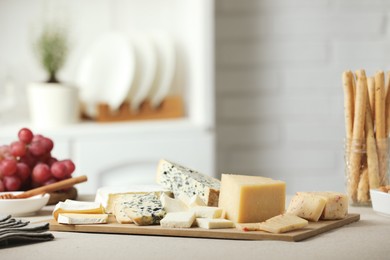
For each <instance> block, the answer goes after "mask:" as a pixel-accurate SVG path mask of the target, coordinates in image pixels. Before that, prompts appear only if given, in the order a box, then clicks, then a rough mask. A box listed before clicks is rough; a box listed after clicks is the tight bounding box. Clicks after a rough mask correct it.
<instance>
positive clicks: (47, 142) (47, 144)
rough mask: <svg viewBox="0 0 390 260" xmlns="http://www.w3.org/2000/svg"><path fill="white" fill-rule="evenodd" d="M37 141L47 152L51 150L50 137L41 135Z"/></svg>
mask: <svg viewBox="0 0 390 260" xmlns="http://www.w3.org/2000/svg"><path fill="white" fill-rule="evenodd" d="M39 142H41V143H42V145H43V146H44V147H45V149H46V152H47V153H50V152H51V150H53V147H54V143H53V141H52V140H51V139H50V138H47V137H43V138H42V139H41V140H40V141H39Z"/></svg>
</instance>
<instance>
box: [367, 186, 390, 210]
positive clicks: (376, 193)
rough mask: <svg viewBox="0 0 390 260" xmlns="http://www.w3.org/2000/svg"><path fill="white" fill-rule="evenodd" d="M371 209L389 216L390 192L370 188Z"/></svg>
mask: <svg viewBox="0 0 390 260" xmlns="http://www.w3.org/2000/svg"><path fill="white" fill-rule="evenodd" d="M370 196H371V203H372V209H373V210H374V211H376V212H377V213H379V214H381V215H386V216H388V217H390V193H386V192H383V191H380V190H375V189H371V190H370Z"/></svg>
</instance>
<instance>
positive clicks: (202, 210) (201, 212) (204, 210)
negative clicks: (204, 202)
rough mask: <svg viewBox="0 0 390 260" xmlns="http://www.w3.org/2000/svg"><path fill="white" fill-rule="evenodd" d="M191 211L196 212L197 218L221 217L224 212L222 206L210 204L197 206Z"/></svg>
mask: <svg viewBox="0 0 390 260" xmlns="http://www.w3.org/2000/svg"><path fill="white" fill-rule="evenodd" d="M190 211H192V212H194V213H195V216H196V217H197V218H220V217H221V216H222V213H223V209H222V208H218V207H208V206H196V207H193V208H191V209H190Z"/></svg>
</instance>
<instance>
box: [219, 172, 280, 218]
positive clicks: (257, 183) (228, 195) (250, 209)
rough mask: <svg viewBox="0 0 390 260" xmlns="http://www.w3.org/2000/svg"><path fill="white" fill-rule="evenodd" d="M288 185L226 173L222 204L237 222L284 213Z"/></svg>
mask: <svg viewBox="0 0 390 260" xmlns="http://www.w3.org/2000/svg"><path fill="white" fill-rule="evenodd" d="M285 200H286V184H285V183H284V182H282V181H278V180H273V179H270V178H265V177H260V176H245V175H233V174H222V180H221V192H220V197H219V207H220V208H223V209H224V210H225V212H226V218H227V219H230V220H232V221H234V222H236V223H255V222H261V221H264V220H266V219H269V218H271V217H273V216H276V215H279V214H282V213H283V212H284V210H285Z"/></svg>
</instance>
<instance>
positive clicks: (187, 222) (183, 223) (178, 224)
mask: <svg viewBox="0 0 390 260" xmlns="http://www.w3.org/2000/svg"><path fill="white" fill-rule="evenodd" d="M194 221H195V214H194V213H193V212H170V213H167V215H165V217H164V218H163V219H162V220H161V221H160V225H161V227H165V228H190V227H191V226H192V224H193V223H194Z"/></svg>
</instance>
